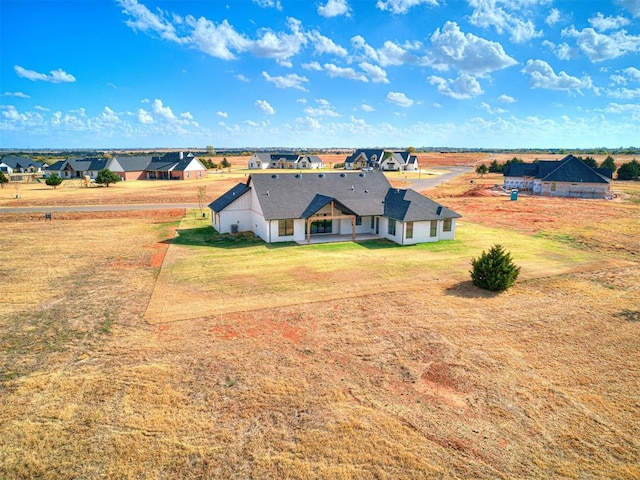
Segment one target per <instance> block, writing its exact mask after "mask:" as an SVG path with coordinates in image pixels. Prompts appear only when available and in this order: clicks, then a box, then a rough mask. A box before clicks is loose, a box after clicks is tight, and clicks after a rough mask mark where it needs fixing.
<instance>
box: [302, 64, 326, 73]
mask: <svg viewBox="0 0 640 480" xmlns="http://www.w3.org/2000/svg"><path fill="white" fill-rule="evenodd" d="M302 68H304V69H305V70H315V71H316V72H321V71H322V65H320V64H319V63H318V62H315V61H314V62H309V63H303V64H302Z"/></svg>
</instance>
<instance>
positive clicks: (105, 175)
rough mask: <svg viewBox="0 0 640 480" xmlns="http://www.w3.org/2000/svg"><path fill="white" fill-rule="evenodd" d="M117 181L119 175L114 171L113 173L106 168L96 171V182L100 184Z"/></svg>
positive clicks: (106, 184) (107, 184) (109, 183)
mask: <svg viewBox="0 0 640 480" xmlns="http://www.w3.org/2000/svg"><path fill="white" fill-rule="evenodd" d="M119 181H120V177H119V176H118V175H116V174H115V173H113V172H112V171H111V170H109V169H108V168H103V169H102V170H100V171H99V172H98V175H97V176H96V183H97V184H100V185H105V186H107V187H108V186H109V185H111V184H112V183H117V182H119Z"/></svg>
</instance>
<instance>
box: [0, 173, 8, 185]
mask: <svg viewBox="0 0 640 480" xmlns="http://www.w3.org/2000/svg"><path fill="white" fill-rule="evenodd" d="M5 183H9V179H8V178H7V176H6V175H5V174H4V172H0V187H4V184H5Z"/></svg>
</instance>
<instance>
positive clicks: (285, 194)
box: [247, 172, 390, 220]
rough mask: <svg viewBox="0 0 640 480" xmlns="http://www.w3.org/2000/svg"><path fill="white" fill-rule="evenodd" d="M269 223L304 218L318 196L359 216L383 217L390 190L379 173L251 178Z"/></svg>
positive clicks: (272, 175)
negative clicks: (277, 220)
mask: <svg viewBox="0 0 640 480" xmlns="http://www.w3.org/2000/svg"><path fill="white" fill-rule="evenodd" d="M247 183H248V185H249V186H250V187H252V188H254V189H255V192H256V196H257V198H258V201H259V202H260V207H261V208H262V212H263V214H264V218H265V219H267V220H276V219H286V218H303V213H304V212H305V210H306V209H307V207H308V206H309V205H310V204H311V203H312V200H313V199H314V197H315V196H316V195H317V194H320V195H324V196H327V197H330V198H333V199H335V200H337V201H338V202H340V203H341V204H342V205H344V206H345V207H346V208H348V209H349V210H350V211H352V212H354V213H355V214H357V215H360V216H367V215H382V214H383V211H384V209H383V204H382V200H383V199H384V196H385V194H386V192H387V190H388V189H389V187H390V184H389V181H388V180H387V177H385V176H384V174H382V173H380V172H367V173H346V172H342V173H297V174H294V173H284V174H258V175H252V176H250V177H249V180H248V182H247Z"/></svg>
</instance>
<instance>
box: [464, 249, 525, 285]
mask: <svg viewBox="0 0 640 480" xmlns="http://www.w3.org/2000/svg"><path fill="white" fill-rule="evenodd" d="M471 266H472V267H473V269H472V270H471V271H470V272H469V273H471V280H472V281H473V284H474V285H476V286H477V287H480V288H484V289H485V290H491V291H492V292H501V291H503V290H506V289H507V288H509V287H510V286H511V285H513V284H514V283H515V281H516V279H517V278H518V275H519V274H520V267H518V266H516V265H515V264H514V263H513V260H512V258H511V254H510V253H509V252H506V251H505V250H504V247H503V246H502V245H494V246H492V247H491V248H490V249H489V251H488V252H484V251H483V252H482V255H480V257H478V258H477V259H476V258H473V259H471Z"/></svg>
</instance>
